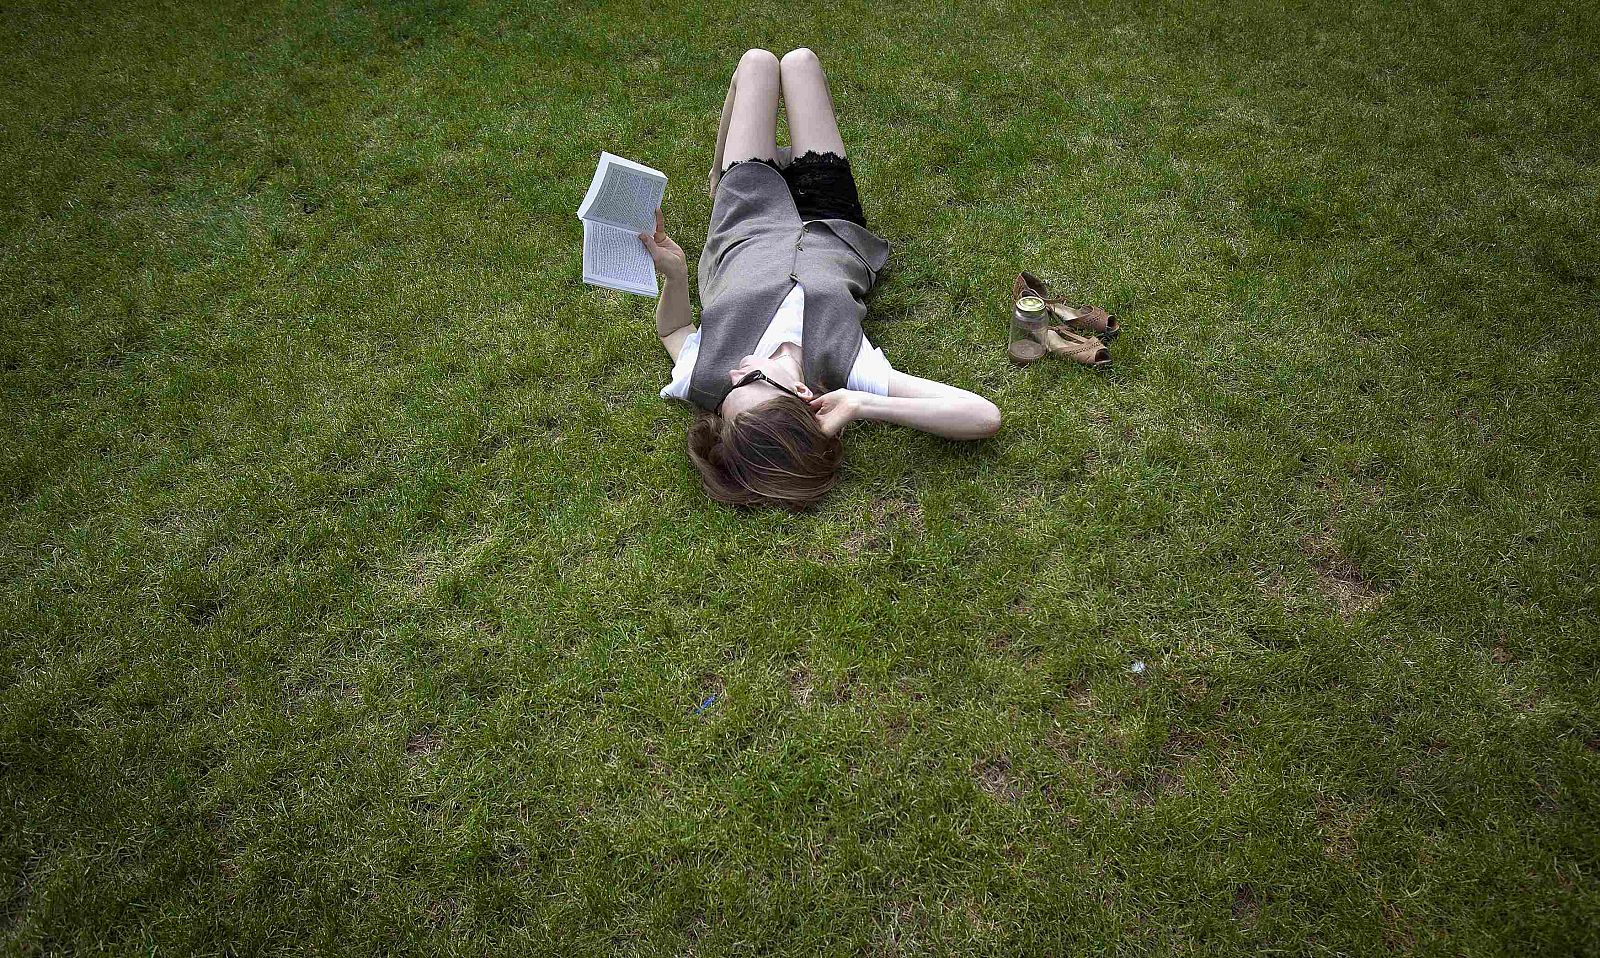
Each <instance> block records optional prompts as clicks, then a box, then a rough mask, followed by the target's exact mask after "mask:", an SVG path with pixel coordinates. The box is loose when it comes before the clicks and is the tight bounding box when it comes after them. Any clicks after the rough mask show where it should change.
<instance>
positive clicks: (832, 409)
mask: <svg viewBox="0 0 1600 958" xmlns="http://www.w3.org/2000/svg"><path fill="white" fill-rule="evenodd" d="M811 412H812V415H814V416H816V417H817V425H818V426H820V427H822V432H823V434H824V435H828V436H837V435H839V433H841V432H843V431H844V427H846V426H848V425H850V423H851V422H852V421H853V420H855V419H858V418H860V414H861V394H860V393H858V392H856V391H855V390H854V389H835V390H833V391H832V392H828V393H823V394H822V395H820V396H818V397H817V398H815V399H813V400H811Z"/></svg>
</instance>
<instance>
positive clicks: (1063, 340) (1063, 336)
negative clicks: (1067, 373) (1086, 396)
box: [1033, 326, 1111, 372]
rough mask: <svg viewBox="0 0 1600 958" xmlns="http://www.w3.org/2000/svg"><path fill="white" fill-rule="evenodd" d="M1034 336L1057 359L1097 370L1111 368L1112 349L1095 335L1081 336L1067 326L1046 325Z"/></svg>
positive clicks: (1102, 370) (1103, 370)
mask: <svg viewBox="0 0 1600 958" xmlns="http://www.w3.org/2000/svg"><path fill="white" fill-rule="evenodd" d="M1033 338H1034V339H1037V340H1038V341H1039V343H1040V344H1041V345H1043V346H1044V348H1045V349H1046V350H1048V351H1049V353H1050V355H1052V356H1054V357H1056V358H1057V359H1070V360H1072V361H1073V362H1075V363H1077V364H1079V365H1081V366H1088V367H1089V368H1090V369H1093V370H1094V371H1095V372H1105V371H1106V370H1108V369H1110V368H1111V350H1109V349H1107V348H1106V344H1105V343H1103V342H1101V341H1100V340H1098V339H1096V338H1094V337H1093V336H1080V335H1078V334H1077V333H1075V332H1073V331H1072V330H1070V329H1068V328H1067V327H1065V326H1046V327H1044V328H1043V329H1039V330H1036V331H1035V332H1034V334H1033Z"/></svg>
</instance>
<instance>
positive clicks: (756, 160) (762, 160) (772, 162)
mask: <svg viewBox="0 0 1600 958" xmlns="http://www.w3.org/2000/svg"><path fill="white" fill-rule="evenodd" d="M740 163H765V164H766V165H768V166H770V167H772V168H773V169H775V170H777V171H778V172H779V173H782V172H783V167H781V166H779V165H778V161H777V160H769V159H766V158H764V157H754V156H753V157H751V158H749V159H747V160H734V161H733V162H732V163H729V164H728V165H727V166H724V167H723V168H722V175H723V176H727V175H728V171H729V170H731V169H733V168H734V167H736V166H738V165H739V164H740Z"/></svg>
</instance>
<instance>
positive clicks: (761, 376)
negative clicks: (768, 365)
mask: <svg viewBox="0 0 1600 958" xmlns="http://www.w3.org/2000/svg"><path fill="white" fill-rule="evenodd" d="M754 382H764V383H766V384H768V385H769V386H773V387H775V388H778V389H781V390H783V391H784V392H786V393H788V394H789V395H791V396H793V397H794V398H796V399H799V400H801V401H802V402H804V401H805V398H806V397H804V396H802V395H800V394H799V393H797V392H795V391H794V390H793V389H790V388H789V387H788V386H785V385H784V384H783V383H780V382H778V381H777V380H776V379H773V378H772V377H771V376H768V375H767V374H766V373H764V372H762V371H761V370H759V369H752V370H751V371H750V372H748V373H746V374H745V375H744V376H743V377H742V378H741V379H740V380H739V381H738V382H736V383H734V384H733V388H734V389H738V388H739V387H740V386H748V385H750V384H751V383H754ZM729 392H732V390H729Z"/></svg>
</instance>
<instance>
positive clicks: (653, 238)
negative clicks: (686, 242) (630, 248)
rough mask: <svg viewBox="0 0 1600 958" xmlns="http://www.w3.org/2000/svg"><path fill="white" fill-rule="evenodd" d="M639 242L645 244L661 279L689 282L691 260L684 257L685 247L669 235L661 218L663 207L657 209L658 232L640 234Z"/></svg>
mask: <svg viewBox="0 0 1600 958" xmlns="http://www.w3.org/2000/svg"><path fill="white" fill-rule="evenodd" d="M639 241H640V242H642V243H644V248H645V249H646V250H648V251H649V252H650V259H651V261H653V262H654V263H655V264H656V272H658V273H660V274H661V278H662V279H665V280H668V281H682V282H685V283H687V282H688V281H689V260H688V258H687V257H685V256H684V255H683V247H681V246H679V245H678V244H677V243H675V242H673V240H672V237H670V236H668V235H667V226H666V223H665V222H664V221H663V220H662V218H661V207H659V206H658V207H656V231H655V232H654V233H640V234H639Z"/></svg>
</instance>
